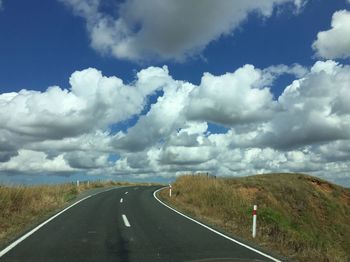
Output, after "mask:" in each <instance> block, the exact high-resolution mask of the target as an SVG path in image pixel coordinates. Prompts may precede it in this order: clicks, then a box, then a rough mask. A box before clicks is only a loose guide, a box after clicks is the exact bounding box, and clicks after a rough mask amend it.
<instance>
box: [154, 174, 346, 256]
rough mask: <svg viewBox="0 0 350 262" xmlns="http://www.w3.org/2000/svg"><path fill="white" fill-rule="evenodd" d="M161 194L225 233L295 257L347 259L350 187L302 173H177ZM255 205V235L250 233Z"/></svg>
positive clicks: (186, 211)
mask: <svg viewBox="0 0 350 262" xmlns="http://www.w3.org/2000/svg"><path fill="white" fill-rule="evenodd" d="M160 197H161V198H162V199H163V200H164V201H165V202H167V203H168V204H170V205H171V206H173V207H175V208H176V209H178V210H182V211H183V212H185V213H187V214H189V215H191V216H192V217H195V218H197V219H199V220H201V221H203V222H205V223H207V224H211V225H213V226H214V227H217V228H219V229H221V230H223V231H225V232H227V233H228V234H230V235H233V236H237V237H239V238H243V239H246V240H248V241H250V242H253V243H256V244H257V245H259V246H261V247H263V248H265V249H269V250H273V251H274V252H278V253H280V254H282V255H284V256H286V257H289V258H291V259H292V260H297V261H350V219H349V217H350V190H349V189H346V188H343V187H340V186H337V185H333V184H331V183H328V182H326V181H323V180H321V179H319V178H315V177H311V176H307V175H302V174H269V175H257V176H250V177H244V178H230V179H228V178H212V177H207V176H204V175H187V176H182V177H179V178H178V179H177V180H176V182H175V183H174V184H173V197H172V198H169V195H168V190H163V191H161V192H160ZM254 204H257V205H258V219H257V224H258V227H257V237H256V238H255V239H253V238H252V236H251V225H252V209H253V205H254Z"/></svg>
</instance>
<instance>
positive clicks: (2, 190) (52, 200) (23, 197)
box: [0, 181, 135, 247]
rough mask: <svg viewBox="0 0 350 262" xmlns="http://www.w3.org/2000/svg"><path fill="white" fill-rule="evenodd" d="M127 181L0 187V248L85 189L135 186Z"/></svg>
mask: <svg viewBox="0 0 350 262" xmlns="http://www.w3.org/2000/svg"><path fill="white" fill-rule="evenodd" d="M134 184H135V183H127V182H113V181H112V182H92V183H89V184H87V183H80V186H79V187H77V186H76V185H75V184H63V185H42V186H31V187H27V186H16V187H5V186H0V247H1V246H4V245H5V244H7V243H8V242H9V241H11V240H13V239H14V238H15V237H17V236H18V235H19V234H21V233H23V231H25V230H27V229H29V228H30V227H32V226H33V225H35V224H37V223H38V222H39V221H41V220H43V219H44V218H46V217H48V216H49V215H51V214H53V213H54V212H57V211H58V210H59V209H61V208H63V207H64V206H65V205H67V204H68V203H69V202H70V201H72V200H74V199H75V198H76V197H77V195H78V194H79V193H81V192H83V191H85V190H88V189H92V188H98V187H109V186H122V185H134Z"/></svg>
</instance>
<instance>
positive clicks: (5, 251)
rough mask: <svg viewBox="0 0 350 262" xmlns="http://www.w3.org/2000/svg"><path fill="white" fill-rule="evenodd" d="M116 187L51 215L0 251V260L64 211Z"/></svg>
mask: <svg viewBox="0 0 350 262" xmlns="http://www.w3.org/2000/svg"><path fill="white" fill-rule="evenodd" d="M117 188H118V187H116V188H110V189H107V190H105V191H102V192H98V193H95V194H92V195H90V196H87V197H84V198H82V199H80V200H78V201H77V202H75V203H73V204H71V205H70V206H68V207H66V208H65V209H63V210H62V211H60V212H58V213H57V214H55V215H53V216H52V217H50V218H49V219H47V220H45V221H44V222H42V223H41V224H40V225H38V226H37V227H35V228H33V229H32V230H31V231H29V232H28V233H26V234H24V235H23V236H21V237H20V238H18V239H17V240H15V241H14V242H12V243H11V244H10V245H8V246H7V247H5V248H4V249H3V250H1V251H0V258H1V257H2V256H3V255H5V254H6V253H7V252H9V251H10V250H11V249H13V248H14V247H15V246H17V245H18V244H19V243H21V242H22V241H23V240H25V239H26V238H27V237H29V236H30V235H32V234H33V233H35V232H36V231H38V230H39V229H40V228H42V227H43V226H45V225H46V224H47V223H49V222H50V221H51V220H53V219H55V218H56V217H58V216H59V215H61V214H62V213H64V212H65V211H67V210H68V209H70V208H71V207H73V206H75V205H77V204H79V203H80V202H82V201H84V200H86V199H88V198H90V197H93V196H96V195H98V194H100V193H104V192H107V191H110V190H113V189H117Z"/></svg>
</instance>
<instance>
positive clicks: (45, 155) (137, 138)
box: [0, 60, 350, 180]
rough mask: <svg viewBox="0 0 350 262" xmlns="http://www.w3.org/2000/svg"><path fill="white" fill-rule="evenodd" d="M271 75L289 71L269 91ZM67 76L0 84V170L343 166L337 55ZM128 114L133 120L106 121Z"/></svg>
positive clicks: (238, 171)
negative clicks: (66, 83) (9, 86)
mask: <svg viewBox="0 0 350 262" xmlns="http://www.w3.org/2000/svg"><path fill="white" fill-rule="evenodd" d="M283 74H291V75H293V76H294V78H295V80H294V81H293V82H291V83H290V84H289V85H288V86H287V87H286V88H285V89H284V92H283V93H282V94H281V96H280V97H278V98H274V97H273V95H272V93H271V89H272V88H273V86H274V83H275V80H276V79H277V78H278V77H280V76H281V75H283ZM70 85H71V87H70V88H69V89H68V90H65V89H62V88H60V87H57V86H54V87H49V88H48V89H47V90H46V91H45V92H38V91H30V90H21V91H20V92H18V93H15V92H13V93H2V94H0V123H1V125H0V172H6V173H13V174H15V173H21V174H23V173H55V174H62V175H67V174H70V173H74V172H86V173H87V174H110V175H111V176H113V175H118V176H119V175H130V176H139V177H147V176H152V175H154V174H157V175H159V176H163V177H170V176H174V175H175V174H177V173H182V172H195V171H207V172H213V173H215V174H217V175H247V174H255V173H261V172H281V171H288V172H308V173H312V174H315V175H319V176H322V177H325V178H328V179H333V180H334V179H337V178H342V179H343V178H347V177H348V176H349V171H350V160H349V159H350V147H349V145H350V106H349V102H348V101H350V89H349V86H350V66H348V65H343V64H340V63H337V62H335V61H332V60H328V61H318V62H316V63H315V64H314V65H313V66H312V67H311V68H304V67H301V66H300V65H292V66H286V65H278V66H273V67H268V68H265V69H259V68H256V67H255V66H254V65H249V64H248V65H244V66H242V67H240V68H238V69H236V70H234V71H232V72H228V73H226V74H223V75H217V76H215V75H212V74H210V73H208V72H207V73H204V74H203V76H202V79H201V81H200V84H199V85H195V84H193V83H190V82H186V81H181V80H176V79H174V78H173V77H172V76H171V74H170V73H169V71H168V69H167V67H162V68H160V67H149V68H147V69H144V70H141V71H140V72H138V73H137V74H136V77H135V81H133V82H132V83H131V84H128V85H126V84H124V83H123V81H122V80H121V79H120V78H118V77H116V76H114V77H106V76H103V74H102V72H100V71H98V70H96V69H93V68H88V69H86V70H82V71H76V72H74V73H73V74H72V76H71V78H70ZM155 92H158V96H157V99H156V101H155V102H154V103H152V104H150V102H149V97H150V96H151V95H154V94H155ZM146 108H147V109H146ZM129 119H136V120H135V121H134V122H135V124H134V125H132V126H128V127H127V128H126V130H125V129H122V128H116V126H118V125H121V124H123V123H124V122H125V121H126V120H129ZM213 124H215V125H216V126H221V127H223V130H224V132H217V130H216V129H215V128H214V127H213Z"/></svg>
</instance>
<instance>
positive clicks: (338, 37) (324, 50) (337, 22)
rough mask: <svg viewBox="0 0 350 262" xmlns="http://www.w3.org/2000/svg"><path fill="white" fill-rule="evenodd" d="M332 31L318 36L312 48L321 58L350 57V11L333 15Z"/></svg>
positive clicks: (342, 11) (323, 32) (341, 11)
mask: <svg viewBox="0 0 350 262" xmlns="http://www.w3.org/2000/svg"><path fill="white" fill-rule="evenodd" d="M331 27H332V28H331V29H329V30H327V31H322V32H319V33H318V34H317V39H316V40H315V42H314V43H313V44H312V48H313V49H314V50H315V51H316V54H317V55H318V56H319V57H323V58H327V59H335V58H349V57H350V11H348V10H340V11H337V12H335V13H334V14H333V17H332V23H331Z"/></svg>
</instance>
